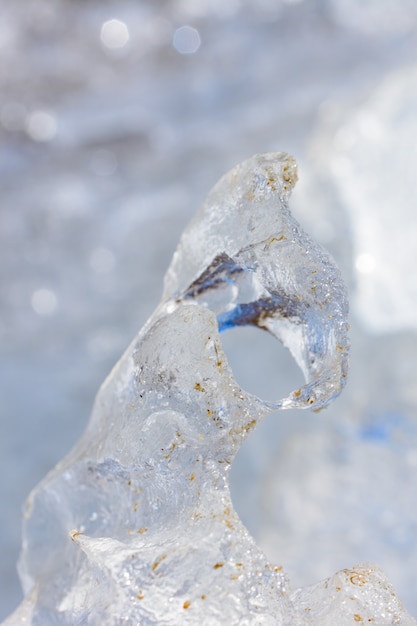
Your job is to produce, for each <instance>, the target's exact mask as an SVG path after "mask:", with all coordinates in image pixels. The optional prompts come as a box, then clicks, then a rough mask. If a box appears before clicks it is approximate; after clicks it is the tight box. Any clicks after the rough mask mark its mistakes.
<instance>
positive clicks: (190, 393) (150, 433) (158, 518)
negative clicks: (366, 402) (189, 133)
mask: <svg viewBox="0 0 417 626" xmlns="http://www.w3.org/2000/svg"><path fill="white" fill-rule="evenodd" d="M296 180H297V168H296V164H295V161H294V159H293V158H292V157H290V156H288V155H286V154H281V153H280V154H261V155H256V156H254V157H253V158H251V159H249V160H248V161H246V162H244V163H242V164H241V165H238V166H237V167H235V168H234V169H233V170H232V171H230V172H229V173H228V174H226V175H225V176H224V177H223V178H222V179H221V180H220V181H219V183H218V184H217V185H216V186H215V187H214V189H213V190H212V191H211V192H210V194H209V196H208V198H207V200H206V202H205V203H204V204H203V206H202V208H201V209H200V211H199V212H198V213H197V215H196V217H195V218H194V220H193V221H192V222H191V224H190V225H189V227H188V228H187V229H186V231H185V232H184V234H183V236H182V238H181V240H180V243H179V246H178V248H177V251H176V252H175V254H174V257H173V260H172V263H171V266H170V267H169V269H168V272H167V274H166V278H165V289H164V295H163V298H162V302H161V304H160V305H159V306H158V307H157V309H156V311H155V312H154V314H153V315H152V316H151V318H150V319H149V320H148V322H147V323H146V324H145V326H144V327H143V329H142V330H141V331H140V332H139V334H138V336H137V337H136V338H135V339H134V341H133V343H132V344H131V346H130V347H129V348H128V349H127V351H126V352H125V354H124V355H123V356H122V358H121V359H120V361H119V362H118V363H117V365H116V366H115V367H114V369H113V371H112V372H111V373H110V375H109V376H108V378H107V379H106V381H105V382H104V384H103V386H102V387H101V389H100V391H99V393H98V395H97V398H96V402H95V406H94V410H93V414H92V416H91V420H90V423H89V425H88V427H87V429H86V432H85V434H84V436H83V437H82V438H81V440H80V442H79V443H78V444H77V446H76V447H75V448H74V449H73V450H72V452H71V453H70V454H69V455H68V456H67V457H66V458H65V459H63V460H62V461H61V462H60V463H59V464H58V465H57V467H56V468H55V469H54V470H53V471H52V472H50V473H49V474H48V475H47V476H46V478H45V479H44V480H43V481H42V482H41V483H40V485H38V487H36V488H35V490H34V491H33V492H32V494H31V495H30V496H29V499H28V502H27V505H26V511H25V520H24V538H23V549H22V555H21V559H20V564H19V571H20V576H21V580H22V583H23V587H24V590H25V593H26V599H25V600H24V602H23V603H22V605H21V606H20V607H19V608H18V609H17V610H16V611H15V613H14V614H13V615H12V616H10V617H9V618H8V619H7V620H6V622H4V624H5V626H6V625H7V626H11V625H18V624H25V625H28V624H32V625H33V626H35V625H39V626H49V625H51V626H52V625H57V624H60V625H67V626H70V625H71V626H76V625H80V626H81V625H87V624H88V625H93V626H95V625H97V626H116V625H120V624H127V625H138V624H140V625H145V624H147V625H151V624H155V625H156V624H159V625H163V624H166V625H177V624H193V625H195V624H202V625H211V624H213V625H214V624H228V625H233V624H236V625H237V624H240V625H250V624H254V625H255V624H265V625H266V624H270V625H281V624H282V625H284V624H286V625H295V626H296V625H297V624H299V625H302V624H315V625H317V626H319V625H321V626H325V625H326V624H329V625H330V624H332V625H334V624H338V625H340V626H344V624H353V623H368V622H373V623H375V624H379V625H381V626H382V625H383V624H410V625H411V624H416V622H415V621H414V620H413V619H412V618H411V617H409V616H408V615H407V613H406V612H405V611H404V609H403V608H402V605H401V603H400V601H399V600H398V599H397V598H396V596H395V593H394V592H393V589H392V587H391V585H390V584H389V583H388V581H387V580H386V578H385V577H384V575H383V573H382V572H381V571H380V570H379V569H378V568H376V567H374V566H372V565H367V566H360V567H355V568H353V569H350V570H348V569H346V570H343V571H341V572H338V573H337V574H335V575H334V576H333V577H332V578H329V579H327V580H326V581H324V582H321V583H318V584H317V585H314V586H312V587H308V588H305V589H299V590H295V591H294V590H292V589H291V587H290V584H289V581H288V579H287V576H286V574H285V572H284V570H283V568H282V567H281V564H279V565H273V564H271V563H269V562H268V560H267V558H266V557H265V555H264V554H263V553H262V551H261V550H260V549H259V548H258V547H257V546H256V544H255V542H254V541H253V539H252V538H251V536H250V535H249V533H248V532H247V530H246V529H245V527H244V526H243V524H242V523H241V521H240V520H239V518H238V516H237V514H236V513H235V511H234V509H233V505H232V501H231V497H230V492H229V486H228V474H229V469H230V466H231V463H232V461H233V458H234V456H235V455H236V453H237V451H238V449H239V446H240V444H241V443H242V441H243V440H244V439H245V438H246V436H247V435H248V434H249V432H250V431H251V430H253V428H254V427H255V426H256V424H257V422H258V421H259V420H260V419H262V418H263V417H265V416H266V415H267V414H268V413H270V412H271V411H272V410H274V409H276V408H280V409H284V408H285V409H287V408H292V407H298V408H313V409H317V410H318V409H321V408H323V407H324V406H326V404H328V403H329V402H330V401H331V400H332V399H333V398H335V397H336V396H337V395H338V394H339V393H340V391H341V390H342V388H343V386H344V384H345V380H346V374H347V353H348V340H347V308H348V305H347V298H346V293H345V289H344V286H343V282H342V280H341V277H340V274H339V271H338V269H337V268H336V267H335V265H334V263H333V261H332V260H331V258H330V256H329V255H328V254H327V252H325V251H324V250H323V249H322V248H321V247H320V246H318V245H316V244H315V243H314V242H313V241H312V240H311V239H310V238H309V237H308V236H307V235H306V234H305V233H304V232H303V231H302V229H301V228H300V226H299V225H298V224H297V222H296V221H295V220H294V218H293V217H292V216H291V214H290V212H289V209H288V198H289V195H290V193H291V190H292V187H293V186H294V184H295V182H296ZM247 324H251V325H255V326H258V327H259V328H260V329H263V330H266V331H268V332H269V333H270V334H271V335H273V336H274V337H275V338H277V339H279V340H280V341H281V342H282V343H283V344H284V345H285V346H286V347H287V348H288V350H289V351H290V352H291V354H292V355H293V357H294V359H295V360H296V362H297V363H298V365H299V366H300V368H301V370H302V372H303V374H304V377H305V381H306V382H305V385H304V386H303V387H302V388H301V389H297V390H295V391H294V392H292V393H291V394H290V395H289V396H288V397H287V398H285V399H281V400H277V401H276V402H264V401H263V400H261V399H260V398H258V397H256V396H253V395H251V394H249V393H247V392H246V391H245V390H243V389H242V388H240V387H239V385H238V384H237V382H236V381H235V379H234V376H233V372H232V371H231V368H230V366H229V365H228V362H227V359H226V356H225V354H224V351H223V349H222V343H221V339H220V333H221V332H223V331H226V330H228V329H229V328H232V327H233V326H237V325H247ZM277 375H279V372H277Z"/></svg>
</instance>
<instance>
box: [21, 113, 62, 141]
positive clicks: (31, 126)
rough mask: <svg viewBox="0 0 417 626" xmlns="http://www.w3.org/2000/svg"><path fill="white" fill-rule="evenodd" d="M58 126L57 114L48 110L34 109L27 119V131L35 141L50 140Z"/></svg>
mask: <svg viewBox="0 0 417 626" xmlns="http://www.w3.org/2000/svg"><path fill="white" fill-rule="evenodd" d="M57 128H58V124H57V121H56V118H55V116H54V115H53V114H52V113H49V112H48V111H33V112H32V113H30V115H28V117H27V119H26V132H27V133H28V135H29V137H30V138H31V139H33V141H50V140H51V139H53V138H54V137H55V135H56V132H57Z"/></svg>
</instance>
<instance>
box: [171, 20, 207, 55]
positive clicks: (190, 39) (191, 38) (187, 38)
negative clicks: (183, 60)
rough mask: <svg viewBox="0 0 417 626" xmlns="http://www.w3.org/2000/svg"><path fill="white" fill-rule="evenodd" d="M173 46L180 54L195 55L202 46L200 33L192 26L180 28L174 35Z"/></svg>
mask: <svg viewBox="0 0 417 626" xmlns="http://www.w3.org/2000/svg"><path fill="white" fill-rule="evenodd" d="M172 45H173V46H174V48H175V50H176V51H177V52H179V54H194V53H195V52H197V50H198V49H199V47H200V45H201V39H200V33H199V32H198V30H197V29H196V28H193V27H192V26H187V25H185V26H180V27H179V28H177V30H176V31H175V33H174V37H173V39H172Z"/></svg>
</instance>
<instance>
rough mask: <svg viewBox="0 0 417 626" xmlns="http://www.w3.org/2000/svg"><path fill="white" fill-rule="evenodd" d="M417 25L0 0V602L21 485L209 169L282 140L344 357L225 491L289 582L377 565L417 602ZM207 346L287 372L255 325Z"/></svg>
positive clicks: (145, 0) (2, 604)
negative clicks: (343, 333)
mask: <svg viewBox="0 0 417 626" xmlns="http://www.w3.org/2000/svg"><path fill="white" fill-rule="evenodd" d="M416 35H417V4H416V3H415V2H414V0H292V1H291V0H286V1H285V0H178V1H175V2H174V1H173V0H172V1H168V0H140V1H137V2H134V1H133V0H122V1H118V2H116V1H115V0H105V1H101V2H99V1H98V0H84V1H80V0H71V1H70V0H36V1H35V0H8V1H7V0H4V2H2V3H1V7H0V59H1V65H0V260H1V262H0V273H1V287H2V288H1V291H0V311H1V316H0V342H1V343H0V345H1V361H0V398H1V403H0V411H1V431H0V463H1V466H0V469H1V482H0V502H1V507H0V529H1V532H0V542H1V547H0V554H1V558H0V619H1V618H3V617H5V616H6V614H7V613H9V612H10V611H11V610H12V609H13V608H14V606H15V605H16V604H17V603H18V602H19V600H20V597H21V592H20V588H19V583H18V578H17V574H16V568H15V563H16V560H17V556H18V552H19V547H20V518H21V507H22V503H23V501H24V499H25V498H26V496H27V494H28V492H29V491H30V489H31V488H32V487H33V486H34V485H35V484H36V483H37V482H38V481H39V480H40V479H41V478H42V477H43V476H44V475H45V473H46V472H47V471H48V470H49V469H50V468H51V467H52V466H53V465H55V463H56V462H57V461H58V460H59V459H60V458H61V457H62V456H63V455H64V454H65V453H66V452H67V451H68V450H69V449H70V448H71V446H72V445H73V444H74V443H75V441H76V440H77V439H78V437H79V436H80V434H81V432H82V430H83V429H84V427H85V424H86V422H87V419H88V416H89V413H90V409H91V405H92V402H93V399H94V396H95V393H96V391H97V389H98V386H99V385H100V383H101V382H102V380H103V379H104V377H105V375H106V374H107V373H108V371H109V369H110V368H111V367H112V365H113V364H114V362H115V361H116V360H117V358H118V357H119V356H120V354H121V352H122V351H123V349H124V348H125V347H126V345H127V344H128V343H129V342H130V340H131V339H132V337H133V335H134V334H135V333H136V332H137V330H138V329H139V328H140V327H141V326H142V324H143V323H144V322H145V320H146V318H147V316H148V315H149V314H150V313H151V311H152V310H153V308H154V307H155V305H156V304H157V303H158V301H159V299H160V293H161V290H162V277H163V274H164V272H165V269H166V268H167V266H168V263H169V260H170V257H171V255H172V253H173V250H174V248H175V246H176V243H177V240H178V237H179V235H180V233H181V231H182V229H183V227H184V226H185V224H186V222H187V220H188V219H189V218H190V216H191V215H192V214H193V212H194V210H195V209H196V208H197V206H198V205H199V204H200V202H201V201H202V200H203V199H204V197H205V195H206V193H207V192H208V190H209V188H210V187H211V186H212V184H214V183H215V182H216V180H217V179H218V178H219V176H220V175H222V174H223V173H224V172H225V171H226V170H227V169H229V168H230V167H232V166H233V165H235V164H236V163H237V162H239V161H241V160H243V159H245V158H247V157H249V156H251V155H252V154H253V153H255V152H264V151H269V150H284V151H288V152H290V153H292V154H294V155H295V156H296V158H297V160H298V162H299V174H300V182H299V184H298V185H297V188H296V190H295V192H294V196H293V202H292V207H293V211H294V213H295V214H296V215H297V216H298V218H299V220H300V221H301V222H302V224H303V226H304V227H305V228H306V229H307V230H308V231H309V232H310V233H311V235H313V236H314V237H315V238H316V239H318V240H319V241H321V242H322V243H323V244H324V245H325V246H326V247H327V248H328V249H329V250H330V251H331V252H332V253H333V255H334V256H335V258H336V260H337V261H338V263H339V265H340V266H341V268H342V270H343V274H344V277H345V280H346V281H347V283H348V285H349V290H350V295H351V303H352V315H351V322H352V357H351V376H350V382H349V384H348V387H347V389H346V390H345V392H344V394H343V396H342V397H341V398H340V399H339V400H338V401H337V402H336V403H335V404H334V406H332V407H331V408H330V409H328V410H327V411H325V412H322V413H319V414H312V413H311V414H310V413H301V412H300V413H297V412H292V413H285V412H283V413H280V414H276V415H273V416H271V418H270V419H269V420H267V421H266V422H265V423H264V424H262V425H261V426H260V427H259V428H258V430H257V431H256V432H255V433H254V434H252V435H251V437H250V438H249V440H248V441H247V442H246V443H245V445H244V447H243V448H242V450H241V453H240V454H239V456H238V458H237V459H236V463H235V465H234V467H233V470H232V494H233V497H234V500H235V504H236V508H237V510H238V511H239V513H240V515H241V517H242V519H243V521H244V522H245V523H246V525H247V527H248V528H249V529H250V531H251V532H252V533H253V534H254V536H255V537H256V539H257V541H258V543H259V544H260V545H261V546H262V547H263V548H264V550H265V551H266V553H267V554H268V555H269V556H270V558H271V559H273V560H275V561H276V562H277V563H280V564H282V565H283V566H284V568H285V569H286V570H287V571H288V572H289V575H290V578H291V580H292V583H293V585H294V586H298V585H305V584H309V583H313V582H316V581H318V580H319V579H321V578H323V577H325V576H328V575H331V574H332V573H333V572H334V571H336V570H337V569H338V568H341V567H349V566H351V565H354V564H356V563H360V562H364V561H373V562H375V563H377V564H379V565H381V566H382V567H383V568H384V569H385V571H386V573H387V575H388V577H389V578H390V579H391V581H392V582H393V584H394V586H395V587H396V589H397V592H398V594H399V595H400V597H401V598H402V599H403V600H404V602H405V605H406V607H407V608H408V610H410V611H411V612H412V613H414V615H417V594H416V593H415V582H414V581H415V575H414V572H415V567H416V565H417V489H416V485H415V479H414V476H415V473H416V469H417V383H416V373H415V372H416V371H417V367H416V365H417V338H416V332H415V331H416V327H417V317H416V305H417V247H416V242H417V218H416V215H415V204H416V198H417V194H416V187H415V178H416V172H417V147H416V146H417V36H416ZM224 343H225V347H226V350H227V352H228V354H229V357H230V360H231V363H232V366H233V368H234V371H235V373H236V376H237V378H238V380H239V381H240V382H241V383H242V384H243V385H244V386H245V387H246V388H247V389H248V390H250V391H254V392H256V393H258V394H260V395H262V396H263V397H281V396H282V395H284V394H285V393H286V392H288V391H289V390H290V389H293V388H295V387H296V386H297V385H298V384H299V381H300V374H299V373H298V371H297V369H296V367H295V366H294V365H293V364H292V362H291V360H290V358H289V356H288V355H287V354H286V353H285V351H284V350H283V349H282V348H280V346H277V345H275V344H274V343H273V342H272V339H271V340H268V337H267V336H266V335H263V334H262V333H261V332H260V331H255V330H253V329H235V330H233V331H231V332H230V334H229V335H227V334H226V335H225V336H224Z"/></svg>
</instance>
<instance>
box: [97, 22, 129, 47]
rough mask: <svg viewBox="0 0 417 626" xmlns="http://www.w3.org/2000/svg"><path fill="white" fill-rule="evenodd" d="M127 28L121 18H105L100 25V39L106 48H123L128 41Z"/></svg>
mask: <svg viewBox="0 0 417 626" xmlns="http://www.w3.org/2000/svg"><path fill="white" fill-rule="evenodd" d="M129 37H130V36H129V30H128V28H127V26H126V24H125V23H124V22H122V21H121V20H116V19H112V20H107V22H103V24H102V26H101V34H100V39H101V43H102V44H103V46H105V47H106V48H110V49H114V48H124V46H125V45H126V44H127V42H128V41H129Z"/></svg>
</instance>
